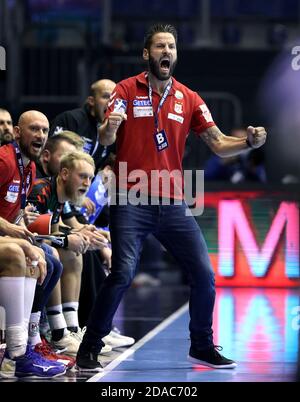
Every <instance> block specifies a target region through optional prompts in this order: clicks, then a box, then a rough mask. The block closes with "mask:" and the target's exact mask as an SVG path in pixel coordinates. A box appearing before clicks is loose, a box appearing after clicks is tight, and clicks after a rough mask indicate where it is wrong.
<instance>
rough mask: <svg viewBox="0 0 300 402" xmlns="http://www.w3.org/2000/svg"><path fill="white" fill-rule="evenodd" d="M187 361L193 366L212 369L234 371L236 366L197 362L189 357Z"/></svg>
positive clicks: (232, 364)
mask: <svg viewBox="0 0 300 402" xmlns="http://www.w3.org/2000/svg"><path fill="white" fill-rule="evenodd" d="M187 360H188V361H189V362H191V363H193V364H200V365H201V366H206V367H210V368H214V369H234V368H236V366H237V364H236V363H231V364H218V365H217V364H211V363H207V362H206V361H204V360H199V359H196V358H195V357H192V356H190V355H188V356H187Z"/></svg>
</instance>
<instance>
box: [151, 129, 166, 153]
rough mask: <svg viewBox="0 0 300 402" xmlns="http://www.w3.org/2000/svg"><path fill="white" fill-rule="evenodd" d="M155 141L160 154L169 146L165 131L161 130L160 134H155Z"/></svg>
mask: <svg viewBox="0 0 300 402" xmlns="http://www.w3.org/2000/svg"><path fill="white" fill-rule="evenodd" d="M154 141H155V145H156V148H157V151H158V152H161V151H163V150H164V149H166V148H168V146H169V144H168V138H167V134H166V132H165V130H160V131H159V132H158V133H155V134H154Z"/></svg>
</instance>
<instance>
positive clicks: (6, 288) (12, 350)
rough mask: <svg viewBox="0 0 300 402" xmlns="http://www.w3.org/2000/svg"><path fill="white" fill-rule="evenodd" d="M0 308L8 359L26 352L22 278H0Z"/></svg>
mask: <svg viewBox="0 0 300 402" xmlns="http://www.w3.org/2000/svg"><path fill="white" fill-rule="evenodd" d="M0 306H2V307H3V310H2V311H4V312H5V317H3V319H5V327H6V333H5V335H6V347H7V352H8V354H9V356H10V358H14V357H18V356H23V355H24V354H25V352H26V345H27V334H26V333H25V332H24V277H23V276H16V277H8V276H2V277H0Z"/></svg>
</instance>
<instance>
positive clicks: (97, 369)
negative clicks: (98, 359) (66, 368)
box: [76, 365, 104, 373]
mask: <svg viewBox="0 0 300 402" xmlns="http://www.w3.org/2000/svg"><path fill="white" fill-rule="evenodd" d="M76 369H77V370H78V371H80V372H86V373H101V372H102V371H104V370H103V368H102V367H97V368H93V369H89V368H84V367H79V366H77V365H76Z"/></svg>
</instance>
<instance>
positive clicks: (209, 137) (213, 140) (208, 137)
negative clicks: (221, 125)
mask: <svg viewBox="0 0 300 402" xmlns="http://www.w3.org/2000/svg"><path fill="white" fill-rule="evenodd" d="M223 137H224V134H223V133H222V132H221V131H220V130H219V129H218V127H216V126H214V127H210V128H208V129H207V130H205V131H204V133H203V134H202V135H201V138H202V139H203V141H204V142H205V143H206V144H207V145H208V146H209V147H210V148H214V147H215V146H216V145H218V144H219V143H220V142H221V139H222V138H223Z"/></svg>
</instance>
